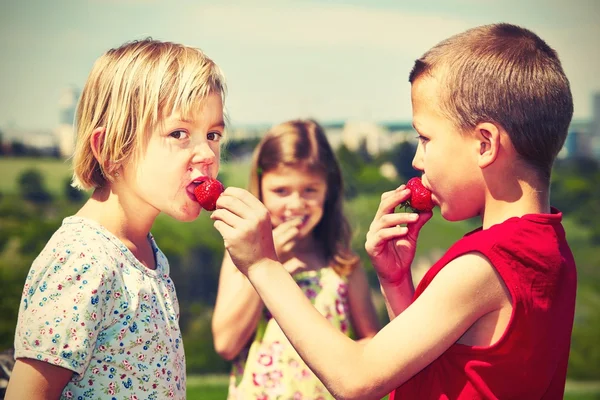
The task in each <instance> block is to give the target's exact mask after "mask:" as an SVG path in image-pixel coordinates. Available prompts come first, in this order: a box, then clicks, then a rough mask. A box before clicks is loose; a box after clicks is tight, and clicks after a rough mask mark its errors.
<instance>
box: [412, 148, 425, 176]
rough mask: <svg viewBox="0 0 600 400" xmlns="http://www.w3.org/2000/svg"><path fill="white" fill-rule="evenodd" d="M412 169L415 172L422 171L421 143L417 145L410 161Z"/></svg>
mask: <svg viewBox="0 0 600 400" xmlns="http://www.w3.org/2000/svg"><path fill="white" fill-rule="evenodd" d="M412 167H413V168H414V169H416V170H417V171H423V151H422V150H421V143H419V144H418V145H417V150H416V151H415V156H414V157H413V160H412Z"/></svg>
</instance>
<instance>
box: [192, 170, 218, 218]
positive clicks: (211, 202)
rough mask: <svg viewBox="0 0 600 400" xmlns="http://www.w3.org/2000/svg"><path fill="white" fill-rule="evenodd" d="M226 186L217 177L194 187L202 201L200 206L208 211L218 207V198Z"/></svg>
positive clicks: (197, 197)
mask: <svg viewBox="0 0 600 400" xmlns="http://www.w3.org/2000/svg"><path fill="white" fill-rule="evenodd" d="M224 190H225V188H224V187H223V184H222V183H221V182H219V181H218V180H216V179H212V178H210V179H207V180H205V181H203V182H202V183H201V184H199V185H198V186H196V188H195V189H194V196H196V200H198V203H200V206H202V208H204V209H205V210H207V211H214V210H215V209H216V208H217V204H216V203H217V199H218V198H219V196H220V195H221V193H223V191H224Z"/></svg>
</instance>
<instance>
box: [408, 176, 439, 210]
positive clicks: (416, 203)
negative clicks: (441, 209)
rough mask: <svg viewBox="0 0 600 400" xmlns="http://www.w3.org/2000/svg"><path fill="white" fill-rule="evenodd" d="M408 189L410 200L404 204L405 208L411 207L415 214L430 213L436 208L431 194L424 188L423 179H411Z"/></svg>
mask: <svg viewBox="0 0 600 400" xmlns="http://www.w3.org/2000/svg"><path fill="white" fill-rule="evenodd" d="M406 187H407V188H409V189H410V199H408V200H406V201H405V202H404V203H402V206H403V207H405V208H406V207H410V208H412V209H413V210H414V211H415V212H429V211H431V210H432V209H433V207H435V204H433V201H432V200H431V192H430V191H429V190H428V189H427V188H426V187H425V186H423V183H422V182H421V178H419V177H415V178H411V179H409V181H408V182H407V183H406Z"/></svg>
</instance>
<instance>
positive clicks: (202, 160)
mask: <svg viewBox="0 0 600 400" xmlns="http://www.w3.org/2000/svg"><path fill="white" fill-rule="evenodd" d="M216 159H217V155H216V154H215V152H214V150H213V149H212V148H211V147H210V145H209V144H208V142H202V143H198V144H196V146H194V148H193V156H192V164H205V165H210V164H213V163H214V162H215V160H216Z"/></svg>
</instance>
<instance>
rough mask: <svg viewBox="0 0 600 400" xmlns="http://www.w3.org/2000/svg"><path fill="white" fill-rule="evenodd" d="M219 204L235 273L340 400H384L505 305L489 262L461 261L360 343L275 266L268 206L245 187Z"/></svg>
mask: <svg viewBox="0 0 600 400" xmlns="http://www.w3.org/2000/svg"><path fill="white" fill-rule="evenodd" d="M217 206H218V207H219V208H218V209H217V210H216V211H215V212H213V214H212V215H211V218H212V219H213V220H215V228H216V229H217V230H218V231H219V232H220V233H221V234H222V235H223V238H224V242H225V247H226V249H227V251H228V252H229V253H230V254H231V256H232V260H233V262H234V263H235V265H236V267H238V268H239V269H240V270H241V271H242V272H243V273H244V274H246V275H247V276H248V278H249V280H250V282H251V283H252V285H253V286H254V288H255V289H256V291H257V293H258V294H259V295H260V296H261V298H262V299H263V301H264V303H265V305H266V306H267V307H268V308H269V310H270V311H271V313H272V315H273V316H274V318H275V319H276V320H277V322H278V324H279V326H280V327H281V328H282V330H283V331H284V333H285V334H286V336H287V337H288V339H289V340H290V342H291V343H292V345H293V346H294V348H295V349H296V350H297V351H298V353H299V354H300V356H301V357H302V358H303V359H304V360H305V361H306V363H307V364H308V365H309V366H310V368H311V369H312V370H313V371H314V372H315V373H316V375H317V376H318V377H319V379H321V381H322V382H323V383H324V384H325V385H326V386H327V388H328V389H329V390H330V392H331V393H332V394H333V395H334V396H335V397H336V398H340V399H350V398H352V399H360V398H368V399H372V398H373V399H374V398H381V397H382V396H384V395H385V394H387V393H389V392H390V391H392V390H393V389H395V388H396V387H398V386H400V385H401V384H402V383H404V382H406V380H408V379H410V378H411V377H412V376H413V375H414V374H416V373H417V372H419V371H420V370H422V369H423V368H424V367H425V366H427V365H428V364H429V363H431V362H432V361H433V360H435V359H436V358H437V357H439V356H440V355H441V354H442V353H443V352H444V351H446V350H447V349H448V348H449V347H450V346H451V345H452V344H453V343H455V342H456V341H457V340H459V338H460V337H461V336H462V335H463V334H464V333H465V332H466V331H467V330H468V329H469V328H470V327H471V326H472V325H473V324H474V323H475V322H476V321H477V320H478V319H479V318H481V317H482V316H483V315H485V314H487V313H491V312H494V311H496V310H498V309H499V308H500V307H501V301H504V300H505V294H504V291H503V287H502V284H501V280H500V278H499V277H497V275H496V274H495V270H494V269H493V267H492V266H491V265H490V264H489V262H488V261H487V259H485V258H483V257H481V256H477V255H467V256H463V257H460V258H457V259H455V260H454V261H452V262H451V263H450V264H449V265H448V266H447V267H446V268H444V269H443V270H442V271H441V272H440V273H439V274H438V276H437V277H436V278H435V279H434V280H433V281H432V283H431V284H430V286H429V287H428V288H427V290H425V291H424V292H423V293H422V295H421V296H420V297H419V298H418V299H417V300H416V301H415V302H414V303H413V304H411V305H410V306H409V307H408V308H406V310H405V311H404V312H403V313H401V314H400V315H398V317H396V318H395V319H394V320H393V321H392V322H391V323H390V324H388V325H387V326H386V327H384V328H383V329H382V330H381V331H380V332H379V333H378V334H377V335H375V337H373V339H371V340H370V341H368V342H366V343H364V344H363V343H357V342H354V341H352V340H350V339H349V338H347V337H346V336H345V335H343V334H342V333H341V332H339V331H338V330H337V329H336V328H334V327H333V326H332V325H331V324H330V323H329V322H328V321H327V320H326V319H325V318H324V317H323V316H322V315H321V314H319V312H318V311H317V310H316V309H315V308H314V307H313V306H312V305H311V303H310V301H309V300H308V299H307V298H306V296H304V294H303V293H302V291H301V290H300V288H299V287H298V285H297V284H296V283H295V282H294V280H293V279H292V278H291V276H290V275H289V274H288V273H287V271H285V269H284V268H283V266H282V265H281V264H280V263H279V262H278V261H277V257H276V255H275V250H274V246H273V238H272V235H271V232H270V224H269V222H268V213H267V211H266V209H265V208H264V206H263V205H262V203H260V202H259V201H258V200H257V199H256V198H255V197H253V196H252V195H251V194H250V193H248V192H246V191H244V190H243V189H237V188H233V187H230V188H228V189H227V190H226V191H225V192H224V193H223V195H221V197H220V198H219V200H218V201H217ZM482 293H484V294H485V296H482ZM502 304H503V303H502Z"/></svg>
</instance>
